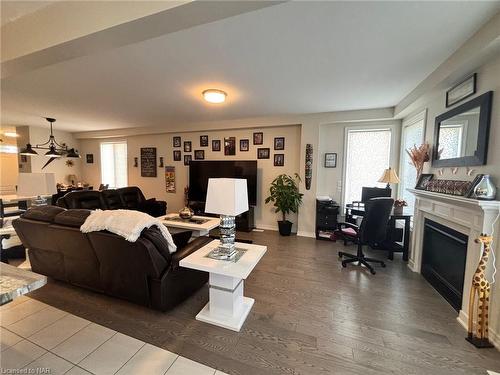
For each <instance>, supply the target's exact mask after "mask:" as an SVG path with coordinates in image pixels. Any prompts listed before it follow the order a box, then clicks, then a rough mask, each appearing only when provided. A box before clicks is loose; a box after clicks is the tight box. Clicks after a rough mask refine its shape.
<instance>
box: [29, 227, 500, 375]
mask: <svg viewBox="0 0 500 375" xmlns="http://www.w3.org/2000/svg"><path fill="white" fill-rule="evenodd" d="M241 237H242V238H251V239H253V240H254V242H255V243H259V244H265V245H267V246H268V252H267V253H266V255H265V256H264V258H263V259H262V260H261V262H260V263H259V264H258V265H257V267H256V269H255V270H254V271H253V272H252V274H251V275H250V277H249V279H248V280H247V281H246V282H245V294H246V295H247V296H249V297H253V298H255V300H256V302H255V305H254V307H253V309H252V312H251V313H250V316H249V317H248V319H247V321H246V323H245V325H244V326H243V328H242V330H241V332H239V333H236V332H232V331H229V330H226V329H223V328H218V327H215V326H212V325H209V324H205V323H201V322H198V321H196V320H195V319H194V317H195V315H196V314H197V313H198V312H199V310H200V309H201V308H202V307H203V306H204V305H205V303H206V302H207V300H208V288H207V287H204V288H203V289H202V290H200V291H199V292H198V293H197V294H196V295H194V296H193V297H192V298H190V299H189V300H188V301H186V302H185V303H183V304H182V305H180V306H178V307H177V308H176V309H174V310H173V311H170V312H167V313H161V312H158V311H154V310H150V309H147V308H144V307H141V306H136V305H133V304H131V303H128V302H125V301H121V300H118V299H114V298H111V297H107V296H104V295H100V294H96V293H93V292H89V291H86V290H83V289H80V288H76V287H72V286H69V285H66V284H63V283H60V282H54V281H52V282H49V284H48V285H47V286H45V287H43V288H42V289H40V290H38V291H35V292H33V293H31V294H30V296H31V297H33V298H36V299H38V300H41V301H43V302H45V303H48V304H50V305H53V306H55V307H58V308H60V309H63V310H66V311H68V312H71V313H73V314H75V315H78V316H81V317H83V318H86V319H89V320H91V321H93V322H96V323H99V324H102V325H104V326H106V327H109V328H112V329H114V330H117V331H119V332H122V333H125V334H128V335H130V336H133V337H136V338H138V339H140V340H143V341H146V342H149V343H151V344H153V345H157V346H160V347H163V348H165V349H168V350H170V351H172V352H175V353H178V354H181V355H183V356H185V357H188V358H191V359H193V360H196V361H198V362H201V363H204V364H206V365H208V366H211V367H215V368H217V369H219V370H222V371H224V372H227V373H229V374H307V375H310V374H360V375H361V374H362V375H367V374H426V375H427V374H433V375H439V374H450V375H452V374H453V375H456V374H483V375H484V374H486V370H487V369H488V370H494V371H500V353H499V352H498V351H496V349H483V350H478V349H475V348H474V347H473V346H471V345H470V344H469V343H467V342H466V341H465V339H464V337H465V334H466V332H465V331H464V329H463V328H462V327H461V326H460V325H459V323H458V322H457V321H456V316H457V314H456V312H455V311H454V310H453V308H452V307H451V306H450V305H448V303H447V302H446V301H445V300H444V299H443V298H442V297H441V296H440V295H439V294H437V292H435V291H434V289H432V287H431V286H430V285H429V284H428V283H427V282H426V281H425V280H424V279H423V278H422V277H421V276H420V275H418V274H415V273H412V272H411V271H410V270H409V269H408V267H407V266H406V263H404V262H403V261H402V260H401V256H400V255H399V256H398V255H396V256H395V258H396V259H395V260H394V262H390V261H388V262H387V268H377V274H376V275H375V276H372V275H371V274H369V273H368V272H366V271H363V270H361V269H360V268H358V267H356V266H350V267H349V266H348V268H347V269H342V267H341V265H340V262H339V261H338V258H337V251H338V250H339V249H340V248H342V249H344V247H343V245H342V244H341V243H340V242H339V243H336V244H334V243H330V242H326V241H316V240H314V239H310V238H303V237H295V236H292V237H288V238H287V237H280V236H279V235H278V234H277V233H276V232H269V231H267V232H264V233H250V234H241ZM347 250H348V251H351V252H354V251H355V248H354V247H352V246H351V247H348V248H347ZM369 253H370V254H371V255H373V256H374V257H378V258H384V257H385V253H382V252H369Z"/></svg>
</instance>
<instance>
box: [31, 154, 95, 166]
mask: <svg viewBox="0 0 500 375" xmlns="http://www.w3.org/2000/svg"><path fill="white" fill-rule="evenodd" d="M23 156H25V155H23ZM85 156H86V159H87V164H94V154H87V155H85ZM21 162H22V160H21Z"/></svg>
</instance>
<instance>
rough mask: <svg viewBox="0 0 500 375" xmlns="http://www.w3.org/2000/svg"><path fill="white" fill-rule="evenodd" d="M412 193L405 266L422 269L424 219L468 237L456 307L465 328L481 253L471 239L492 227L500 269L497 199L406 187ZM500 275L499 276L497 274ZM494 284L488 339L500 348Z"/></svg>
mask: <svg viewBox="0 0 500 375" xmlns="http://www.w3.org/2000/svg"><path fill="white" fill-rule="evenodd" d="M409 191H410V192H411V193H413V194H414V195H415V198H416V200H415V215H414V223H413V232H412V242H411V245H412V246H411V247H412V248H411V253H410V259H409V262H408V266H409V267H410V269H411V270H412V271H414V272H418V273H425V270H424V271H423V270H422V268H423V262H422V261H423V254H424V251H423V250H424V231H425V221H426V219H427V220H432V221H433V222H435V223H437V224H439V225H443V226H445V227H447V228H450V229H452V230H454V231H456V232H458V233H460V234H462V235H463V236H466V237H468V239H467V250H466V260H465V272H464V281H463V289H462V296H463V297H462V302H461V307H460V308H459V309H458V317H457V319H458V321H459V323H460V324H461V325H462V326H463V327H464V328H465V329H467V320H468V315H467V309H468V303H469V293H470V287H471V281H472V276H473V274H474V272H475V270H476V268H477V265H478V262H479V258H480V256H481V247H480V246H481V245H480V244H477V243H475V242H474V240H475V239H476V238H477V237H478V236H479V235H480V234H481V233H488V234H491V233H492V231H493V230H494V240H493V246H492V248H493V252H494V253H495V255H496V267H497V269H499V270H500V253H498V251H497V249H499V245H498V244H499V242H500V241H499V239H500V236H499V232H500V229H499V222H500V219H499V220H497V221H496V222H495V219H496V218H497V216H498V215H499V213H500V201H480V200H477V199H471V198H464V197H460V196H453V195H446V194H441V193H434V192H429V191H425V190H415V189H409ZM498 277H499V278H500V275H498ZM499 282H500V279H499V280H498V281H497V283H495V284H493V286H492V291H491V305H490V327H489V334H490V341H492V343H493V344H494V345H495V346H496V347H497V348H499V349H500V285H499V284H498V283H499Z"/></svg>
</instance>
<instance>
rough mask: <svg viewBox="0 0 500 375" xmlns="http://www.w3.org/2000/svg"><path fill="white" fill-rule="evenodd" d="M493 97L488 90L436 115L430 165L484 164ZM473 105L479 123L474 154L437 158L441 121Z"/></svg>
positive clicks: (459, 165)
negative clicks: (477, 111) (476, 108)
mask: <svg viewBox="0 0 500 375" xmlns="http://www.w3.org/2000/svg"><path fill="white" fill-rule="evenodd" d="M492 99H493V91H488V92H486V93H484V94H482V95H480V96H478V97H477V98H474V99H472V100H470V101H468V102H467V103H464V104H462V105H459V106H458V107H456V108H453V109H451V110H449V111H448V112H445V113H443V114H441V115H439V116H437V117H436V122H435V125H434V147H433V151H432V166H433V167H464V166H471V165H485V164H486V157H487V154H488V139H489V132H490V120H491V102H492ZM475 107H479V111H480V112H479V124H478V135H477V147H476V151H475V152H474V155H472V156H462V157H459V158H451V159H443V160H440V159H438V152H439V128H440V125H441V123H442V122H443V121H445V120H448V119H450V118H452V117H454V116H456V115H459V114H461V113H463V112H467V111H469V110H471V109H473V108H475Z"/></svg>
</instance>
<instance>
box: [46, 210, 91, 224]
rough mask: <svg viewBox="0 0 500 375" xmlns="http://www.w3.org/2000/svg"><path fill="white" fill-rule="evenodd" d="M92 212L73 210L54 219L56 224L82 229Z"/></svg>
mask: <svg viewBox="0 0 500 375" xmlns="http://www.w3.org/2000/svg"><path fill="white" fill-rule="evenodd" d="M90 212H91V211H90V210H86V209H83V208H81V209H73V210H67V211H64V212H61V213H60V214H59V215H57V216H56V217H55V219H54V223H55V224H60V225H66V226H69V227H75V228H80V227H81V226H82V224H83V223H84V222H85V219H87V217H88V216H89V215H90Z"/></svg>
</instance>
